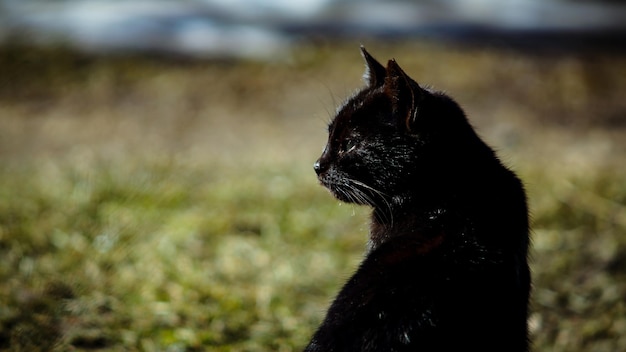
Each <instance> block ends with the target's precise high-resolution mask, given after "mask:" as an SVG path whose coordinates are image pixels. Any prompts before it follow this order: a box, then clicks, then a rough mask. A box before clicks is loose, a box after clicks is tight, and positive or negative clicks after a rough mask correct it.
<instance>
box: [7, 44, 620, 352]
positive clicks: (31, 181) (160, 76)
mask: <svg viewBox="0 0 626 352" xmlns="http://www.w3.org/2000/svg"><path fill="white" fill-rule="evenodd" d="M367 47H368V50H369V51H370V52H371V53H372V54H373V55H374V56H376V57H377V58H379V59H380V60H381V61H384V60H386V59H388V58H392V57H393V58H395V59H396V60H397V61H398V62H399V63H400V65H401V66H402V67H403V68H404V69H405V71H407V72H408V73H409V74H410V75H411V76H412V77H414V78H415V79H416V80H417V81H418V82H419V83H420V84H424V85H429V86H432V87H434V88H436V89H440V90H444V91H446V92H447V93H449V94H450V95H452V96H453V97H455V98H456V100H457V101H458V102H459V103H460V104H461V105H462V106H463V107H464V108H465V110H466V112H467V114H468V116H469V117H470V120H471V121H472V123H473V125H474V126H475V127H476V128H477V130H478V131H479V133H480V134H481V135H482V136H483V137H484V139H486V140H487V141H488V142H489V143H490V144H491V145H493V146H494V147H495V148H496V149H497V150H498V153H499V155H500V156H501V158H502V159H503V160H504V161H505V163H507V164H508V165H509V166H511V168H513V169H514V170H515V171H516V172H517V173H518V174H519V175H520V176H521V178H522V179H523V180H524V182H525V184H526V186H527V189H528V194H529V199H530V206H531V210H532V218H533V234H532V236H533V249H532V257H531V263H532V270H533V278H534V289H533V298H532V316H531V318H530V326H531V332H532V338H533V345H534V350H535V351H619V350H626V303H625V301H624V297H626V281H625V279H626V259H625V258H626V237H624V233H626V182H624V181H625V180H624V176H623V171H624V165H626V100H625V99H623V93H624V92H626V75H624V74H623V73H624V72H626V55H624V54H615V53H597V52H596V53H588V52H578V53H572V52H556V51H553V52H543V53H540V54H538V53H529V52H524V51H519V50H513V49H506V48H502V47H500V48H498V49H490V48H475V47H467V46H452V45H443V44H437V43H425V42H398V43H390V44H389V43H387V44H383V43H380V42H372V43H370V44H368V46H367ZM363 69H364V65H363V63H362V61H361V58H360V56H359V50H358V43H357V44H355V43H346V42H344V43H325V42H316V43H314V44H302V45H300V46H298V47H296V48H295V49H294V52H293V54H292V55H291V56H289V57H283V58H280V59H279V60H277V61H275V62H271V63H258V62H240V61H237V62H230V61H226V60H225V61H219V62H215V61H211V62H190V61H186V60H182V59H175V58H147V57H108V58H103V57H99V58H96V57H91V56H86V55H80V54H76V53H72V52H71V51H67V50H63V49H51V50H40V49H29V48H24V47H19V46H11V47H5V48H2V49H1V50H0V72H1V73H0V76H2V80H0V257H1V258H2V260H1V261H0V350H16V351H20V350H28V351H32V350H41V351H48V350H51V349H56V350H59V351H65V350H76V351H78V350H96V349H102V350H113V351H116V350H119V351H122V350H123V351H134V350H141V351H201V350H211V351H233V350H235V351H291V350H298V349H301V348H302V347H303V346H304V345H305V344H306V343H307V341H308V339H309V337H310V335H311V334H312V332H313V331H314V329H315V327H316V326H317V325H318V324H319V322H320V320H321V319H322V317H323V315H324V311H325V309H326V307H327V306H328V304H329V302H330V300H331V299H332V297H333V296H334V295H335V294H336V292H337V291H338V289H339V287H340V286H341V285H342V283H343V282H344V281H345V280H346V278H347V277H349V275H350V274H351V272H353V271H354V269H355V267H356V265H357V264H358V262H359V260H360V258H361V256H362V253H363V250H364V248H365V242H366V234H367V228H368V224H367V222H368V220H367V209H365V208H360V207H356V206H353V205H349V204H340V203H338V202H337V201H336V200H334V199H333V198H332V196H331V195H330V194H328V193H327V192H326V191H325V190H324V189H323V188H322V187H321V186H319V185H318V184H317V181H316V179H315V174H314V172H313V170H312V164H313V162H314V161H315V159H316V158H317V157H318V156H319V154H320V152H321V150H322V148H323V146H324V144H325V139H326V135H325V133H326V123H327V122H328V120H329V119H330V118H331V116H332V114H333V111H334V109H335V106H336V105H337V104H339V103H340V102H341V100H342V99H343V98H344V97H346V96H347V95H349V94H350V93H351V92H352V91H353V90H355V89H357V88H358V87H359V86H360V85H361V84H362V81H361V75H362V73H363Z"/></svg>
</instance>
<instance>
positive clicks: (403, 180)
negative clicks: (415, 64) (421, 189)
mask: <svg viewBox="0 0 626 352" xmlns="http://www.w3.org/2000/svg"><path fill="white" fill-rule="evenodd" d="M361 52H362V55H363V58H364V59H365V62H366V71H365V75H364V79H365V81H366V86H365V87H364V88H362V89H361V90H360V91H358V92H357V93H356V94H354V95H353V96H352V97H350V98H349V99H347V101H346V102H345V103H344V104H343V105H342V106H341V107H339V108H338V109H337V114H336V116H335V117H334V119H333V120H332V122H331V123H330V124H329V126H328V133H329V138H328V143H327V145H326V147H325V148H324V151H323V153H322V155H321V157H320V158H319V159H318V160H317V162H316V163H315V165H314V169H315V172H316V173H317V175H318V178H319V180H320V182H321V183H322V184H323V185H324V186H325V187H327V188H328V189H329V190H330V191H331V192H332V193H333V194H334V195H335V196H336V197H337V198H338V199H340V200H342V201H345V202H352V203H358V204H369V205H372V206H375V207H380V206H383V205H382V204H383V203H387V204H388V203H389V202H396V201H400V202H401V201H402V199H403V197H406V195H407V193H410V192H411V190H413V189H414V185H415V182H419V181H418V179H419V178H420V177H419V176H420V173H431V174H432V173H433V172H437V171H436V170H432V168H433V166H434V165H433V163H435V164H436V163H437V162H438V161H437V160H436V159H437V158H443V159H445V158H446V154H452V153H451V150H450V149H451V147H450V144H454V143H451V142H452V141H453V140H454V138H455V135H456V134H458V133H463V132H461V130H466V129H467V127H468V126H469V125H468V123H467V120H466V119H465V116H464V114H463V112H462V111H461V109H460V108H459V107H458V105H457V104H456V103H455V102H454V101H452V99H450V98H448V97H447V96H446V95H444V94H442V93H438V92H432V91H430V90H427V89H424V88H422V87H420V86H419V85H418V84H417V83H416V82H415V81H414V80H413V79H411V78H410V77H409V76H408V75H407V74H406V73H405V72H404V71H403V70H402V69H401V68H400V66H399V65H398V63H397V62H396V61H395V60H389V62H388V63H387V66H386V67H384V66H383V65H381V64H380V63H379V62H378V61H376V59H374V58H373V57H372V56H371V55H370V54H369V53H368V52H367V51H366V50H365V49H364V48H361ZM470 130H471V128H470ZM434 150H437V151H436V153H435V152H434ZM435 154H437V155H435ZM442 162H444V163H445V161H442Z"/></svg>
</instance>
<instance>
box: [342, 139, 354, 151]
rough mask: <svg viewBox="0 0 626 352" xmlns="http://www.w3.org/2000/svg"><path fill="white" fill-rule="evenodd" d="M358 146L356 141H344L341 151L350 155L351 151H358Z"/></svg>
mask: <svg viewBox="0 0 626 352" xmlns="http://www.w3.org/2000/svg"><path fill="white" fill-rule="evenodd" d="M356 146H357V143H356V141H355V140H354V139H351V138H346V139H345V140H344V141H343V144H342V148H341V151H342V152H343V153H350V152H351V151H353V150H354V149H356Z"/></svg>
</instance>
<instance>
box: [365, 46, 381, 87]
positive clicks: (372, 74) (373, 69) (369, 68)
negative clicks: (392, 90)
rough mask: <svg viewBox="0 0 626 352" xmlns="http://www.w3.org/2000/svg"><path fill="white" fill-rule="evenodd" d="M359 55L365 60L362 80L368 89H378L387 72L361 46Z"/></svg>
mask: <svg viewBox="0 0 626 352" xmlns="http://www.w3.org/2000/svg"><path fill="white" fill-rule="evenodd" d="M361 55H362V56H363V59H365V73H364V74H363V80H365V82H366V83H367V84H368V85H369V86H370V87H380V86H382V85H383V83H385V76H386V75H387V70H386V69H385V67H384V66H383V65H381V64H380V62H378V61H376V59H374V57H373V56H372V55H370V53H368V52H367V50H365V47H364V46H363V45H361Z"/></svg>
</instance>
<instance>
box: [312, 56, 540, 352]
mask: <svg viewBox="0 0 626 352" xmlns="http://www.w3.org/2000/svg"><path fill="white" fill-rule="evenodd" d="M361 51H362V54H363V57H364V59H365V61H366V64H367V65H366V66H367V69H366V72H365V80H366V82H367V86H366V87H365V88H363V89H362V90H360V91H359V92H357V93H356V94H355V95H353V96H352V97H351V98H349V99H348V100H347V101H346V102H345V103H344V105H343V106H342V107H340V108H339V109H338V112H337V115H336V117H335V118H334V120H333V121H332V122H331V123H330V125H329V139H328V144H327V145H326V148H325V149H324V152H323V154H322V156H321V157H320V159H319V160H318V161H317V162H316V163H315V166H314V168H315V171H316V173H317V175H318V177H319V180H320V182H321V183H322V184H323V185H324V186H325V187H327V188H328V189H329V190H330V191H331V192H332V193H333V194H334V195H335V197H337V198H338V199H340V200H341V201H344V202H352V203H357V204H364V205H369V206H371V207H373V212H372V224H371V233H370V241H369V245H368V252H367V254H366V257H365V259H364V260H363V262H362V263H361V265H360V267H359V268H358V270H357V272H356V273H355V274H354V276H352V278H351V279H350V280H349V281H348V282H347V283H346V284H345V286H344V287H343V289H342V290H341V292H340V293H339V295H338V296H337V298H336V299H335V300H334V302H333V303H332V305H331V306H330V308H329V310H328V313H327V315H326V318H325V319H324V322H323V323H322V324H321V326H320V327H319V329H318V330H317V332H316V333H315V335H314V336H313V338H312V340H311V342H310V343H309V345H308V346H307V347H306V351H311V352H312V351H528V349H529V341H528V332H527V330H528V329H527V317H528V299H529V292H530V272H529V268H528V263H527V252H528V246H529V236H528V211H527V206H526V196H525V192H524V188H523V186H522V183H521V182H520V180H519V179H518V178H517V177H516V176H515V174H514V173H513V172H512V171H510V170H509V169H507V168H506V167H505V166H503V165H502V164H501V163H500V161H499V160H498V158H497V157H496V155H495V153H494V151H493V150H492V149H491V148H489V147H488V146H487V145H486V144H485V143H484V142H483V141H482V140H481V139H480V138H479V137H478V135H477V134H476V133H475V132H474V130H473V128H472V126H471V125H470V124H469V122H468V121H467V119H466V117H465V115H464V113H463V111H462V110H461V108H460V107H459V105H457V103H456V102H454V101H453V100H452V99H451V98H450V97H448V96H446V95H445V94H443V93H440V92H435V91H432V90H430V89H425V88H422V87H420V86H419V85H418V84H417V83H416V82H415V81H413V80H412V79H411V78H410V77H409V76H407V75H406V74H405V73H404V71H402V69H401V68H400V66H398V64H397V63H396V61H395V60H390V61H389V62H388V63H387V67H386V68H385V67H384V66H382V65H381V64H380V63H379V62H377V61H376V60H375V59H374V58H373V57H372V56H370V55H369V54H368V52H367V51H366V50H365V49H364V48H361Z"/></svg>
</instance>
